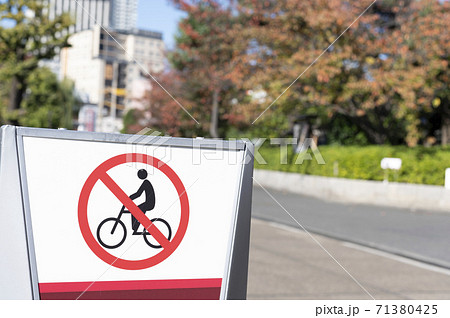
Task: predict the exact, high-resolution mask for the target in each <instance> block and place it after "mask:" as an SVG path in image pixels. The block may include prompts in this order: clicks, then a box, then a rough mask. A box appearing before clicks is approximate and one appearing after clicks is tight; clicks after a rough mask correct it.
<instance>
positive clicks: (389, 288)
mask: <svg viewBox="0 0 450 318" xmlns="http://www.w3.org/2000/svg"><path fill="white" fill-rule="evenodd" d="M312 235H313V237H314V238H316V239H317V240H318V241H319V242H320V243H321V244H322V245H323V247H325V248H326V249H327V251H329V253H330V254H331V255H333V257H335V259H336V260H337V261H338V262H339V263H340V264H341V265H342V266H343V267H344V268H345V269H346V270H347V271H348V272H349V273H350V274H351V275H352V276H353V277H354V278H355V279H356V280H357V281H358V282H359V283H360V284H361V285H362V286H363V287H364V288H365V289H366V290H367V291H368V292H369V293H370V294H371V295H372V296H373V297H374V298H375V299H405V300H406V299H450V270H445V269H440V268H437V267H434V266H429V265H425V264H422V263H418V262H414V261H411V260H408V259H404V258H401V257H398V256H393V255H390V254H387V253H383V252H379V251H376V250H372V249H368V248H364V247H360V246H359V245H355V244H351V243H344V242H341V241H337V240H334V239H330V238H326V237H323V236H320V235H317V234H312ZM247 298H248V299H371V297H370V296H369V295H368V294H367V293H366V292H365V291H364V290H363V289H362V288H361V287H360V286H358V284H357V283H355V281H354V280H353V279H352V278H351V277H350V276H349V275H348V274H347V273H346V272H345V271H344V270H343V269H342V268H341V267H340V266H339V265H338V264H337V263H336V262H335V261H334V260H333V259H332V258H331V257H330V256H329V255H328V254H327V253H326V252H325V251H323V250H322V248H321V247H320V246H319V245H318V244H317V243H316V242H314V240H313V239H311V237H310V236H309V235H308V234H307V233H306V232H303V231H297V230H296V229H295V228H291V227H284V226H280V225H277V224H273V223H269V222H266V221H261V220H256V219H253V220H252V230H251V239H250V264H249V281H248V292H247Z"/></svg>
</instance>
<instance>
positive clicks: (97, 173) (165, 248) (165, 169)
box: [78, 153, 189, 270]
mask: <svg viewBox="0 0 450 318" xmlns="http://www.w3.org/2000/svg"><path fill="white" fill-rule="evenodd" d="M133 162H135V163H144V164H147V165H151V166H153V167H155V168H157V169H158V170H160V171H161V172H162V173H164V174H165V175H166V177H168V178H169V179H170V181H171V182H172V184H173V185H174V187H175V189H176V191H177V193H178V198H179V200H180V206H181V218H180V224H179V226H178V229H177V232H176V234H175V235H174V237H173V238H172V240H171V241H170V242H169V241H168V240H167V238H166V237H165V236H164V235H163V234H162V233H161V232H160V231H159V229H158V228H157V227H156V226H151V225H152V222H151V221H150V219H149V218H148V217H147V216H145V214H144V213H142V211H141V210H140V209H139V208H138V207H137V206H136V204H135V203H134V202H133V201H132V200H131V199H130V198H129V197H128V196H127V195H126V194H125V192H124V191H123V190H122V189H121V188H120V187H119V186H118V185H117V184H116V183H115V182H114V180H113V179H112V178H111V177H110V176H109V175H108V173H107V172H108V171H109V170H110V169H112V168H114V167H116V166H118V165H121V164H124V163H133ZM98 181H101V182H103V183H104V184H105V185H106V187H107V188H108V189H109V190H110V191H111V192H112V193H113V194H114V195H115V196H116V197H117V198H118V199H119V201H121V202H122V203H123V205H125V207H126V208H127V209H128V210H129V211H130V212H131V213H132V214H133V215H134V216H135V217H136V219H137V220H138V221H139V222H140V223H141V224H142V225H143V226H144V227H145V228H147V229H148V231H149V232H150V234H151V235H153V237H154V238H155V239H156V240H157V241H158V243H159V244H160V245H161V246H162V251H161V252H159V253H158V254H156V255H154V256H152V257H149V258H146V259H142V260H126V259H121V258H118V257H116V256H114V255H112V254H110V253H108V252H107V251H106V250H105V249H104V248H103V247H102V246H101V245H100V244H99V243H98V242H97V240H96V239H95V238H94V235H93V234H92V232H91V230H90V227H89V221H88V217H87V208H88V201H89V196H90V194H91V191H92V189H93V188H94V185H95V184H96V183H97V182H98ZM188 221H189V200H188V197H187V193H186V189H185V188H184V185H183V183H182V182H181V180H180V178H179V177H178V175H177V174H176V173H175V171H173V170H172V169H171V168H170V167H169V166H168V165H167V164H166V163H165V162H163V161H161V160H159V159H156V158H154V157H152V156H148V155H144V154H137V153H128V154H122V155H118V156H115V157H113V158H111V159H108V160H106V161H105V162H103V163H102V164H101V165H100V166H98V167H97V168H96V169H95V170H94V171H93V172H92V173H91V175H90V176H89V177H88V178H87V180H86V182H85V183H84V186H83V189H82V190H81V194H80V199H79V201H78V223H79V225H80V229H81V233H82V235H83V238H84V240H85V241H86V243H87V245H88V246H89V248H90V249H91V250H92V251H93V252H94V254H95V255H97V256H98V257H99V258H100V259H102V260H103V261H105V262H106V263H108V264H109V265H112V266H115V267H118V268H122V269H130V270H137V269H144V268H148V267H151V266H154V265H156V264H159V263H161V262H162V261H164V260H165V259H166V258H168V257H169V256H170V255H171V254H172V253H173V252H174V251H175V249H176V248H177V247H178V245H180V243H181V241H182V239H183V237H184V235H185V234H186V229H187V226H188Z"/></svg>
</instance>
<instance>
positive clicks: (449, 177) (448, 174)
mask: <svg viewBox="0 0 450 318" xmlns="http://www.w3.org/2000/svg"><path fill="white" fill-rule="evenodd" d="M445 188H446V189H448V190H450V168H447V169H445Z"/></svg>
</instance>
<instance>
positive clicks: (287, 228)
mask: <svg viewBox="0 0 450 318" xmlns="http://www.w3.org/2000/svg"><path fill="white" fill-rule="evenodd" d="M267 223H268V224H269V225H270V226H272V227H275V228H278V229H280V230H284V231H288V232H292V233H296V234H304V233H305V232H304V231H302V230H300V229H298V228H296V227H293V226H289V225H284V224H280V223H276V222H270V221H267ZM319 236H320V234H319ZM335 240H338V241H339V239H335ZM341 244H342V245H343V246H345V247H349V248H353V249H355V250H359V251H362V252H366V253H370V254H373V255H378V256H382V257H385V258H388V259H391V260H394V261H397V262H401V263H404V264H408V265H411V266H415V267H418V268H422V269H426V270H429V271H432V272H436V273H440V274H444V275H447V276H450V270H448V269H445V268H442V267H439V266H434V265H431V264H426V263H422V262H420V261H416V260H412V259H410V258H407V257H403V256H399V255H395V254H391V253H388V252H384V251H380V250H377V249H375V248H370V247H367V246H364V245H359V244H356V243H350V242H345V241H341Z"/></svg>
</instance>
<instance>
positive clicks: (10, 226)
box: [0, 126, 254, 299]
mask: <svg viewBox="0 0 450 318" xmlns="http://www.w3.org/2000/svg"><path fill="white" fill-rule="evenodd" d="M24 137H39V138H50V139H60V140H79V141H93V142H104V143H119V144H129V145H147V146H149V145H158V146H159V147H183V148H192V149H214V150H235V151H243V152H244V153H243V155H244V164H243V166H242V168H241V175H240V179H239V186H238V192H237V193H236V196H235V198H234V206H235V209H234V211H233V218H234V220H233V224H232V228H231V233H230V235H229V237H230V241H229V242H228V248H227V249H228V251H227V258H226V268H225V276H224V279H223V280H222V286H221V293H220V299H246V294H247V276H248V257H249V243H250V219H251V200H252V185H253V182H252V181H253V178H252V177H253V156H254V155H253V153H254V148H253V144H252V143H250V142H246V141H236V142H230V141H222V140H212V139H188V138H174V137H159V136H138V138H137V135H124V134H106V133H92V132H76V131H69V130H53V129H39V128H25V127H15V126H3V127H1V128H0V214H1V222H0V255H2V261H0V299H39V288H38V272H37V266H36V255H35V249H34V239H33V230H32V228H33V227H32V224H31V211H30V202H29V196H28V184H27V174H26V166H25V154H24V144H23V138H24ZM130 139H131V140H133V142H132V143H130Z"/></svg>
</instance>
